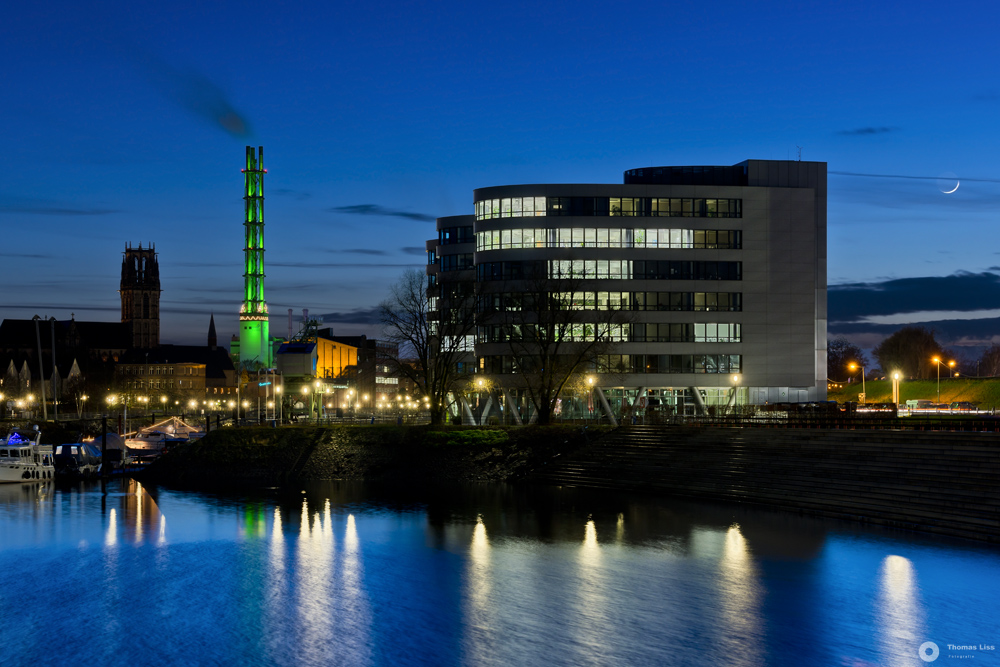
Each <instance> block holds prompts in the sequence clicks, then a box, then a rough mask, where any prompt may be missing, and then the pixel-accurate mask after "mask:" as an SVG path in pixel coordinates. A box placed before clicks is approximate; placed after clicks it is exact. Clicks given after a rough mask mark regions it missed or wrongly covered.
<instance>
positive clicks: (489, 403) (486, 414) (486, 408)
mask: <svg viewBox="0 0 1000 667" xmlns="http://www.w3.org/2000/svg"><path fill="white" fill-rule="evenodd" d="M492 407H493V394H490V397H489V398H487V399H486V405H485V406H484V407H483V414H481V415H479V425H480V426H486V418H487V417H489V416H490V408H492Z"/></svg>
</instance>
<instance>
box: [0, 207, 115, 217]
mask: <svg viewBox="0 0 1000 667" xmlns="http://www.w3.org/2000/svg"><path fill="white" fill-rule="evenodd" d="M0 213H27V214H29V215H112V214H114V213H121V211H119V210H117V209H113V208H68V207H64V206H0Z"/></svg>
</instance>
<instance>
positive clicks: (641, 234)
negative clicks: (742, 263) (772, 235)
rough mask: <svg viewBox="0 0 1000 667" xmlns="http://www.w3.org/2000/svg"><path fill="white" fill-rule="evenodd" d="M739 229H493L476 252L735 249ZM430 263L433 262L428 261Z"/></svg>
mask: <svg viewBox="0 0 1000 667" xmlns="http://www.w3.org/2000/svg"><path fill="white" fill-rule="evenodd" d="M742 247H743V234H742V232H740V231H739V230H725V229H722V230H715V229H620V228H616V229H613V228H603V227H602V228H584V227H574V228H566V229H494V230H491V231H486V232H478V233H477V234H476V250H519V249H523V248H718V249H724V250H730V249H731V250H739V249H740V248H742ZM432 263H433V262H432Z"/></svg>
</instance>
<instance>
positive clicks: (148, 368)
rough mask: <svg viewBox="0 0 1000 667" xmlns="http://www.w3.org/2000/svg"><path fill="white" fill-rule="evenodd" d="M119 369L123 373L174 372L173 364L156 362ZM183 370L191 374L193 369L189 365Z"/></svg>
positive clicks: (160, 373) (156, 373)
mask: <svg viewBox="0 0 1000 667" xmlns="http://www.w3.org/2000/svg"><path fill="white" fill-rule="evenodd" d="M118 369H119V370H118V372H119V373H120V374H121V375H173V374H174V367H173V366H157V365H155V364H154V365H151V366H147V365H146V364H135V365H129V366H119V367H118ZM181 370H183V371H185V372H186V374H187V375H191V374H192V370H193V369H191V368H190V367H188V368H182V369H181Z"/></svg>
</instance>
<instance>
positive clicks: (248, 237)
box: [239, 146, 272, 368]
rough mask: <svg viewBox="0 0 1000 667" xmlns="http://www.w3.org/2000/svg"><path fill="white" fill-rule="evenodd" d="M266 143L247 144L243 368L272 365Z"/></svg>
mask: <svg viewBox="0 0 1000 667" xmlns="http://www.w3.org/2000/svg"><path fill="white" fill-rule="evenodd" d="M265 173H267V171H266V170H265V169H264V147H263V146H260V147H259V148H258V149H257V152H256V153H255V151H254V148H253V146H247V153H246V167H245V168H244V169H243V178H244V192H243V201H244V202H245V206H244V209H245V216H244V221H243V228H244V231H245V243H244V246H243V254H244V261H243V305H242V306H241V307H240V339H239V363H240V365H241V366H243V367H244V368H262V367H263V368H270V367H271V366H272V354H271V349H272V348H271V342H270V332H269V330H268V327H269V322H268V315H267V302H266V301H265V300H264V174H265Z"/></svg>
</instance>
